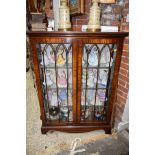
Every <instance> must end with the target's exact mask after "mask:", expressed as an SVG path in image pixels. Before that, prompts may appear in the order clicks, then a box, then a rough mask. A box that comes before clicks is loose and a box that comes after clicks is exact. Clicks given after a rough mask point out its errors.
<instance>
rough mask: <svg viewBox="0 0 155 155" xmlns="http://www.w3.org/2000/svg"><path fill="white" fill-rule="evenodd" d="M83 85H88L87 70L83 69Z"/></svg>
mask: <svg viewBox="0 0 155 155" xmlns="http://www.w3.org/2000/svg"><path fill="white" fill-rule="evenodd" d="M82 83H83V84H84V83H86V70H84V69H83V72H82Z"/></svg>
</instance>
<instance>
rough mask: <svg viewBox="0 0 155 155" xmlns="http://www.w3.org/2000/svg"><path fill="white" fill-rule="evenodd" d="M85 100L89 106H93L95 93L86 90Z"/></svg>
mask: <svg viewBox="0 0 155 155" xmlns="http://www.w3.org/2000/svg"><path fill="white" fill-rule="evenodd" d="M87 100H88V102H89V105H94V103H95V91H94V90H88V93H87Z"/></svg>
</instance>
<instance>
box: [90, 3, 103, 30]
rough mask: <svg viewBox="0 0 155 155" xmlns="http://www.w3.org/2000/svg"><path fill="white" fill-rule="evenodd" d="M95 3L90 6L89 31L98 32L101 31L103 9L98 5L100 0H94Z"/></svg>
mask: <svg viewBox="0 0 155 155" xmlns="http://www.w3.org/2000/svg"><path fill="white" fill-rule="evenodd" d="M92 2H93V5H92V7H91V8H90V15H89V22H88V31H90V32H97V31H100V27H101V26H100V12H101V9H100V7H99V6H98V3H99V2H100V0H93V1H92Z"/></svg>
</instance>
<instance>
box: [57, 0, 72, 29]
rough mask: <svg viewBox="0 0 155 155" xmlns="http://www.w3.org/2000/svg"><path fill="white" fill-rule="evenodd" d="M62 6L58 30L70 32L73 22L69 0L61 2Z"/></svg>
mask: <svg viewBox="0 0 155 155" xmlns="http://www.w3.org/2000/svg"><path fill="white" fill-rule="evenodd" d="M60 3H61V5H60V8H59V23H58V27H59V28H58V30H59V31H69V30H71V22H70V10H69V7H68V6H67V0H61V1H60Z"/></svg>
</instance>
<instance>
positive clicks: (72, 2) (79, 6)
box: [68, 0, 84, 15]
mask: <svg viewBox="0 0 155 155" xmlns="http://www.w3.org/2000/svg"><path fill="white" fill-rule="evenodd" d="M68 6H69V8H70V15H79V14H83V13H84V0H68Z"/></svg>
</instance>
